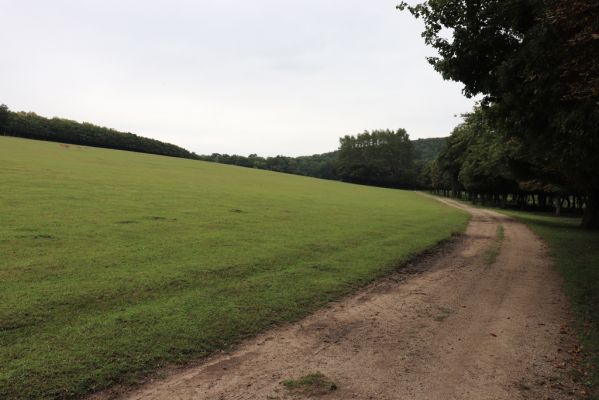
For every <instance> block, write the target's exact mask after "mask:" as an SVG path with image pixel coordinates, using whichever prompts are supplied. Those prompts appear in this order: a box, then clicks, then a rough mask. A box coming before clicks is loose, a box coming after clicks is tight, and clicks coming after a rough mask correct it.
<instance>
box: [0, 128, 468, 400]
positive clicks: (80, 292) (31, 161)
mask: <svg viewBox="0 0 599 400" xmlns="http://www.w3.org/2000/svg"><path fill="white" fill-rule="evenodd" d="M0 167H1V169H2V174H0V185H1V186H2V187H3V188H10V190H3V191H2V192H0V304H2V307H0V398H2V399H6V400H10V399H23V398H36V399H38V398H46V399H65V398H74V397H80V396H82V395H84V394H85V393H89V392H92V391H96V390H100V389H102V388H105V387H107V386H109V385H111V384H114V383H116V382H124V383H128V382H131V381H133V380H135V379H136V378H138V377H140V376H142V375H144V374H147V373H149V372H151V371H154V370H156V369H157V368H160V367H161V366H164V365H165V364H166V363H171V362H175V363H178V362H185V361H188V360H191V359H196V358H198V357H202V356H205V355H207V354H210V353H211V352H213V351H215V350H218V349H224V348H227V347H228V346H230V345H232V344H234V343H236V342H238V341H239V340H241V339H243V338H246V337H248V335H252V334H255V333H257V332H259V331H261V330H264V329H266V328H268V327H269V326H271V325H272V324H276V323H281V322H285V321H291V320H296V319H298V318H300V317H302V316H304V315H306V314H307V313H308V312H310V311H313V310H315V309H317V308H318V307H320V306H322V305H324V304H326V303H327V302H329V301H331V300H333V299H335V298H338V297H339V296H341V295H343V294H346V293H349V292H351V291H352V290H354V289H355V288H357V287H358V286H360V285H363V284H364V283H366V282H369V281H371V280H373V279H375V278H376V277H380V276H382V275H383V274H385V273H388V272H390V271H392V270H393V269H394V268H396V267H397V266H399V265H401V264H402V263H404V262H406V260H408V259H409V258H410V257H412V256H413V255H415V254H417V253H419V252H421V251H423V250H424V249H426V248H428V247H430V246H432V245H434V244H435V243H436V242H438V241H440V240H443V239H445V238H448V237H449V236H450V235H451V234H452V232H455V231H461V230H462V229H464V228H465V225H466V223H467V219H468V216H467V215H466V214H465V213H462V212H460V211H458V210H455V209H452V208H449V207H446V206H444V205H442V204H441V203H438V202H436V201H435V200H430V199H427V198H423V197H422V196H419V195H417V194H415V193H411V192H404V191H399V190H391V189H383V188H373V187H366V186H358V185H350V184H346V183H341V182H333V181H325V180H318V179H311V178H306V177H300V176H293V175H286V174H278V173H274V172H270V171H259V170H254V169H245V168H237V167H232V166H227V165H220V164H215V163H206V162H201V161H194V160H186V159H177V158H171V157H159V156H154V155H147V154H140V153H132V152H122V151H113V150H107V149H98V148H89V147H85V148H80V147H77V146H70V147H64V146H61V145H59V144H57V143H51V142H42V141H31V140H24V139H17V138H10V137H0Z"/></svg>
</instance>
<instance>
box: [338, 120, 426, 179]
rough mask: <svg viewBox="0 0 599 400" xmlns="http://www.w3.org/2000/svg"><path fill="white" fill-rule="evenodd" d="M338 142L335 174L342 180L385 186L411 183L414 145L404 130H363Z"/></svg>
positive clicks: (413, 177)
mask: <svg viewBox="0 0 599 400" xmlns="http://www.w3.org/2000/svg"><path fill="white" fill-rule="evenodd" d="M339 141H340V146H339V156H338V160H337V174H338V175H339V177H340V178H341V179H342V180H345V181H348V182H354V183H361V184H367V185H377V186H387V187H413V186H414V184H415V166H414V148H413V144H412V142H411V141H410V137H409V135H408V133H407V132H406V131H405V129H398V130H397V131H396V132H393V131H390V130H377V131H373V132H372V133H371V132H368V131H365V132H364V133H360V134H358V135H356V136H349V135H348V136H345V137H342V138H341V139H339Z"/></svg>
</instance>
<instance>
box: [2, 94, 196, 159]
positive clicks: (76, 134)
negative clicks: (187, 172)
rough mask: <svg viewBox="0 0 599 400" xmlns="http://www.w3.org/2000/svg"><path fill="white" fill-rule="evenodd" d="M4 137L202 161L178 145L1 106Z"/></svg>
mask: <svg viewBox="0 0 599 400" xmlns="http://www.w3.org/2000/svg"><path fill="white" fill-rule="evenodd" d="M0 134H2V135H9V136H18V137H22V138H27V139H37V140H48V141H52V142H62V143H70V144H76V145H84V146H94V147H104V148H108V149H118V150H128V151H135V152H140V153H150V154H159V155H164V156H171V157H182V158H192V159H197V158H198V156H197V155H196V154H195V153H192V152H190V151H187V150H185V149H184V148H182V147H179V146H176V145H174V144H170V143H165V142H161V141H159V140H156V139H150V138H146V137H142V136H138V135H136V134H134V133H129V132H119V131H116V130H114V129H110V128H104V127H101V126H97V125H93V124H90V123H87V122H83V123H81V122H76V121H71V120H68V119H62V118H45V117H42V116H40V115H37V114H35V113H33V112H13V111H10V110H9V109H8V107H7V106H6V105H4V104H3V105H1V106H0Z"/></svg>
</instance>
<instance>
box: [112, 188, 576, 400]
mask: <svg viewBox="0 0 599 400" xmlns="http://www.w3.org/2000/svg"><path fill="white" fill-rule="evenodd" d="M445 201H446V202H448V203H450V204H451V205H453V206H456V207H460V208H463V209H465V210H467V211H468V212H470V213H471V214H472V215H473V217H472V221H471V223H470V225H469V227H468V230H467V232H466V233H465V235H463V236H462V237H460V238H458V239H457V240H456V241H455V242H453V243H451V244H448V245H445V246H442V247H441V248H440V249H439V250H438V251H435V252H434V253H432V254H430V255H428V256H425V257H424V258H422V259H420V260H419V261H418V262H415V263H413V264H412V265H409V266H407V267H406V268H404V269H402V270H401V271H398V272H397V273H395V274H394V275H392V276H390V277H388V278H386V279H384V280H382V281H379V282H377V283H375V284H372V285H370V286H369V287H367V288H365V289H363V290H361V291H360V292H359V293H357V294H355V295H353V296H350V297H348V298H345V299H343V300H342V301H340V302H337V303H334V304H332V305H331V306H330V307H328V308H326V309H324V310H321V311H319V312H317V313H315V314H314V315H312V316H310V317H308V318H306V319H304V320H302V321H300V322H299V323H296V324H292V325H289V326H285V327H282V328H279V329H276V330H273V331H270V332H267V333H265V334H263V335H260V336H259V337H257V338H255V339H253V340H250V341H248V342H246V343H244V344H243V345H241V346H239V347H238V348H237V349H236V350H235V351H233V352H232V353H229V354H221V355H216V356H214V357H212V358H210V359H208V360H207V361H206V362H204V363H202V364H201V365H199V366H196V367H192V368H188V369H185V370H178V371H171V373H170V374H168V376H167V377H166V378H163V379H160V380H154V381H151V382H148V383H146V384H145V385H144V386H142V387H140V388H138V389H136V390H135V391H132V392H127V393H124V394H121V396H122V398H126V399H144V400H146V399H148V400H149V399H169V400H171V399H271V400H274V399H301V398H325V399H352V398H355V399H377V400H382V399H432V400H436V399H439V400H445V399H476V400H483V399H493V400H497V399H526V398H529V399H548V398H551V399H562V398H563V399H570V398H576V397H575V396H574V395H573V394H572V392H573V391H575V390H576V389H575V388H572V387H568V385H567V384H564V383H563V382H567V381H568V379H567V378H566V374H567V369H568V368H569V365H568V352H567V350H569V349H571V348H572V346H573V345H574V344H573V342H572V335H570V334H569V333H568V328H567V326H568V324H569V322H570V320H569V314H568V306H567V303H566V300H565V298H564V296H563V294H562V291H561V288H560V279H559V277H558V276H557V275H556V273H555V272H554V271H553V269H552V267H551V262H550V260H549V259H548V256H547V250H546V248H545V246H544V244H543V243H542V242H541V241H540V240H539V239H538V238H537V237H536V236H535V235H534V234H532V233H531V231H530V230H529V229H528V228H526V227H525V226H524V225H522V224H521V223H519V222H516V221H514V220H512V219H510V218H507V217H505V216H502V215H500V214H498V213H495V212H492V211H488V210H481V209H475V208H472V207H468V206H465V205H463V204H459V203H455V202H452V201H449V200H445ZM315 372H320V373H322V374H323V375H324V376H325V377H326V379H325V380H330V381H331V382H334V384H335V386H333V387H332V386H331V384H330V383H326V385H325V384H321V385H320V386H318V385H316V386H317V387H313V386H310V385H307V386H302V385H299V386H300V387H299V388H296V389H293V390H290V389H289V388H287V387H285V385H283V384H282V383H281V382H282V381H284V380H287V379H292V378H293V379H297V378H300V377H302V376H305V375H307V374H310V373H315ZM335 387H336V389H335Z"/></svg>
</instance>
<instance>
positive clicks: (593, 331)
mask: <svg viewBox="0 0 599 400" xmlns="http://www.w3.org/2000/svg"><path fill="white" fill-rule="evenodd" d="M502 212H503V213H505V214H508V215H511V216H514V217H516V218H518V219H520V220H521V221H522V222H525V223H526V224H528V225H529V226H530V227H531V228H532V229H533V231H534V232H535V233H537V234H538V235H539V236H540V237H542V238H543V239H544V240H545V241H546V242H547V244H548V245H549V247H550V249H551V255H552V256H553V259H554V262H555V266H556V268H557V269H558V271H559V272H560V273H561V275H562V276H563V277H564V287H565V290H566V293H567V294H568V296H569V297H570V301H571V303H572V308H573V310H574V313H575V315H576V319H577V321H578V328H579V333H580V338H581V343H582V346H583V350H584V353H585V354H586V356H587V361H588V363H589V364H590V365H595V366H598V365H599V232H589V231H585V230H583V229H580V228H579V225H580V220H579V219H576V218H556V217H553V216H549V215H539V214H533V213H526V212H516V211H502ZM591 371H592V369H591ZM593 372H594V373H593V374H592V376H588V377H583V379H584V381H585V382H586V383H587V384H589V385H590V386H595V387H597V385H599V371H598V370H597V368H595V370H594V371H593Z"/></svg>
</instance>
